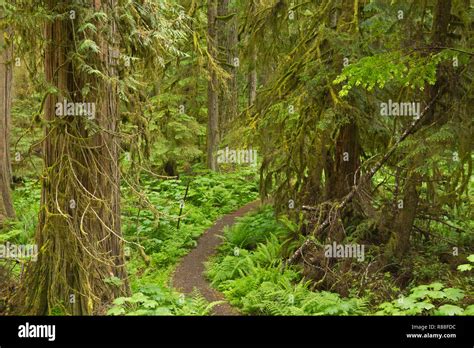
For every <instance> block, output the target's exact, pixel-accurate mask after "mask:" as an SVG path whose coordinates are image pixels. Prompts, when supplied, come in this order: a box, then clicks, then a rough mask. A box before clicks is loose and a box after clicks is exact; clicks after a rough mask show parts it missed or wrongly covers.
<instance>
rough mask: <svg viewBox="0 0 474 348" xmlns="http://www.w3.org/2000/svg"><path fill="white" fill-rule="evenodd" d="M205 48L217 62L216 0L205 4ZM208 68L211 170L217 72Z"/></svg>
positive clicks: (210, 164) (213, 164)
mask: <svg viewBox="0 0 474 348" xmlns="http://www.w3.org/2000/svg"><path fill="white" fill-rule="evenodd" d="M207 6H208V8H207V48H208V51H209V53H210V55H211V57H212V59H213V60H214V62H217V47H218V46H217V45H218V40H217V30H216V16H217V0H208V4H207ZM208 67H209V82H208V87H207V115H208V122H207V167H208V168H209V169H211V170H216V169H217V157H216V155H217V146H218V144H217V142H218V140H219V106H218V104H219V93H218V79H217V72H216V70H215V68H214V67H213V64H212V62H211V61H210V62H209V64H208Z"/></svg>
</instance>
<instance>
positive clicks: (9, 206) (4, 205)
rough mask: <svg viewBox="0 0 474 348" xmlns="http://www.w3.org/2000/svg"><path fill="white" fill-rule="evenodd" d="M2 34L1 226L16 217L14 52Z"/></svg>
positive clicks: (0, 53) (0, 84)
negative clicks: (13, 190)
mask: <svg viewBox="0 0 474 348" xmlns="http://www.w3.org/2000/svg"><path fill="white" fill-rule="evenodd" d="M4 34H7V33H5V32H3V31H1V32H0V225H1V223H2V221H3V220H4V219H5V218H6V217H14V215H15V212H14V210H13V203H12V199H11V195H10V183H11V164H10V141H9V136H10V111H11V86H12V65H11V60H12V53H11V52H12V50H11V45H10V44H7V43H6V42H5V38H4Z"/></svg>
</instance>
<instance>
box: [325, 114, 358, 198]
mask: <svg viewBox="0 0 474 348" xmlns="http://www.w3.org/2000/svg"><path fill="white" fill-rule="evenodd" d="M359 166H360V144H359V139H358V131H357V126H356V124H355V122H354V121H351V122H350V123H348V124H345V125H343V126H341V128H340V129H339V134H338V137H337V139H336V147H335V156H334V162H333V163H332V170H330V171H328V172H329V175H328V181H327V184H326V197H327V199H340V198H342V197H344V196H345V195H347V194H348V193H349V191H350V190H351V188H352V186H353V185H354V183H355V182H357V181H358V180H357V179H358V177H359V176H360V173H359V172H357V170H358V169H359Z"/></svg>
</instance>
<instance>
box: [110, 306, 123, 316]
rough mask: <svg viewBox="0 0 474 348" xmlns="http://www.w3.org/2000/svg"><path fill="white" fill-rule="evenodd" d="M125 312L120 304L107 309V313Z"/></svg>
mask: <svg viewBox="0 0 474 348" xmlns="http://www.w3.org/2000/svg"><path fill="white" fill-rule="evenodd" d="M122 314H125V309H123V308H122V307H120V306H113V307H112V308H110V309H109V310H108V311H107V315H122Z"/></svg>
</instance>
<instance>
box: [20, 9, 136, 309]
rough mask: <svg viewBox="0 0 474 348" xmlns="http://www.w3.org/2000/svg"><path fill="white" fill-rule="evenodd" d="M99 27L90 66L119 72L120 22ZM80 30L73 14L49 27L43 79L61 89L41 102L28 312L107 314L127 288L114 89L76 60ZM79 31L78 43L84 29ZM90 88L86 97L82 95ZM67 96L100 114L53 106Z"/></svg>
mask: <svg viewBox="0 0 474 348" xmlns="http://www.w3.org/2000/svg"><path fill="white" fill-rule="evenodd" d="M115 6H116V0H102V1H100V0H93V1H92V3H91V8H88V10H93V11H103V12H105V13H108V14H109V15H110V11H111V9H114V8H115ZM46 8H47V9H48V10H49V11H51V12H52V13H54V12H55V11H58V12H59V13H69V1H61V2H59V3H58V1H56V0H48V1H47V2H46ZM76 18H79V16H76ZM109 18H111V16H110V17H109ZM76 20H77V19H76ZM95 25H96V26H97V28H98V33H100V32H101V30H104V29H107V32H106V33H107V34H97V35H96V36H95V37H94V36H93V35H89V38H90V39H94V40H95V41H96V43H97V44H98V46H99V47H100V53H99V54H97V55H91V57H88V59H90V61H87V63H88V64H91V65H92V66H94V67H95V68H96V69H98V70H100V71H102V72H103V73H104V74H105V75H106V76H110V77H114V76H115V75H116V71H115V67H114V64H115V61H114V58H113V54H112V52H113V45H114V38H115V35H116V29H115V25H114V24H113V23H111V22H107V23H98V22H96V23H95ZM77 27H78V25H77V23H73V20H71V19H69V18H56V19H55V20H54V21H52V22H48V23H47V24H46V26H45V38H46V43H47V45H46V48H45V76H46V80H47V81H48V83H50V84H51V85H52V86H55V87H56V88H57V89H58V91H59V92H58V94H50V95H49V96H48V97H47V99H46V102H45V107H44V114H45V118H46V120H47V121H48V122H49V124H48V126H47V128H46V129H45V135H46V137H45V141H44V143H43V146H44V148H43V152H44V160H45V169H44V173H43V180H42V195H41V207H40V216H39V224H38V230H37V233H36V243H37V244H38V249H39V250H40V253H39V255H38V260H37V262H31V263H30V265H29V267H28V269H27V273H26V279H25V283H24V286H23V289H22V290H23V291H22V295H20V299H21V301H23V308H22V310H23V312H24V313H28V314H35V315H44V314H57V313H64V314H72V315H89V314H95V313H103V310H104V308H105V305H107V304H108V303H110V302H111V301H112V300H113V299H114V298H115V297H117V296H122V295H128V294H129V293H130V291H129V286H128V281H127V280H126V270H125V264H124V255H123V240H122V237H121V226H120V177H119V168H118V145H119V137H118V136H117V133H118V131H119V130H118V127H119V115H118V109H117V102H118V98H117V86H116V84H115V83H114V82H111V81H110V80H109V79H102V78H100V77H97V76H95V75H92V76H91V75H87V74H86V73H84V72H83V71H81V69H80V67H78V66H75V65H74V64H73V63H72V61H71V59H70V58H71V54H72V53H73V51H74V40H73V30H75V28H77ZM75 36H76V40H77V39H78V37H80V34H78V33H75ZM105 40H108V41H105ZM86 86H88V87H90V91H91V92H90V93H89V94H83V93H84V91H85V90H87V89H84V87H86ZM64 100H67V101H68V102H77V103H82V102H87V103H92V105H95V110H96V113H95V118H93V119H87V118H86V117H84V116H79V115H74V116H58V115H56V103H62V102H63V101H64ZM93 123H96V124H97V125H98V127H97V126H94V125H93Z"/></svg>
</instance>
